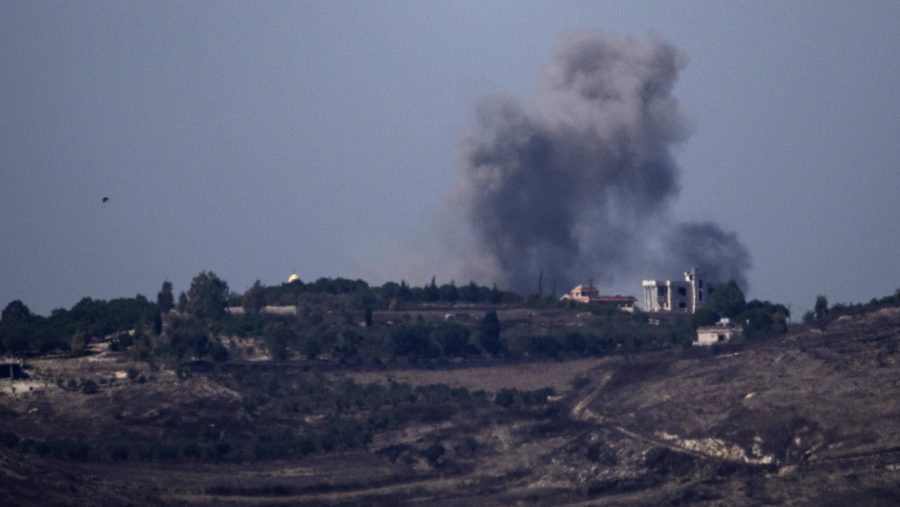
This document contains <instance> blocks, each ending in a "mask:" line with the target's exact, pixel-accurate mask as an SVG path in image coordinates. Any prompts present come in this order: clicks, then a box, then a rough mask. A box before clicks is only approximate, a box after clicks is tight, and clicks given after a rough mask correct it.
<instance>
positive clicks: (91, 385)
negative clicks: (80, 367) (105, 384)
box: [81, 379, 98, 394]
mask: <svg viewBox="0 0 900 507" xmlns="http://www.w3.org/2000/svg"><path fill="white" fill-rule="evenodd" d="M97 391H98V388H97V383H96V382H94V381H93V380H91V379H87V380H85V381H84V382H82V383H81V392H83V393H84V394H96V393H97Z"/></svg>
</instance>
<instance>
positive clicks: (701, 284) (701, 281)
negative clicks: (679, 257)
mask: <svg viewBox="0 0 900 507" xmlns="http://www.w3.org/2000/svg"><path fill="white" fill-rule="evenodd" d="M697 287H700V288H701V289H702V288H703V280H697Z"/></svg>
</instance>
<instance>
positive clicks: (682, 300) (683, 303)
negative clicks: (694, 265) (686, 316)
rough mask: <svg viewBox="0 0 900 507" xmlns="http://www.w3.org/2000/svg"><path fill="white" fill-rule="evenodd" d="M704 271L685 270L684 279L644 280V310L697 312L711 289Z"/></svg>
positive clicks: (655, 311)
mask: <svg viewBox="0 0 900 507" xmlns="http://www.w3.org/2000/svg"><path fill="white" fill-rule="evenodd" d="M704 278H705V277H704V275H703V273H701V272H699V271H697V270H696V269H691V270H690V271H685V272H684V280H644V281H643V282H642V283H641V285H642V286H643V288H644V310H645V311H648V312H654V313H662V312H666V313H690V314H693V313H696V312H697V309H698V308H700V307H701V306H703V304H704V298H705V297H706V296H707V295H708V293H709V289H708V287H707V284H706V280H705V279H704Z"/></svg>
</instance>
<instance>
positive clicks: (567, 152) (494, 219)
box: [456, 34, 750, 292]
mask: <svg viewBox="0 0 900 507" xmlns="http://www.w3.org/2000/svg"><path fill="white" fill-rule="evenodd" d="M683 64H684V58H683V57H682V55H681V54H680V53H679V52H678V51H677V50H676V49H675V48H673V47H672V46H670V45H669V44H666V43H664V42H661V41H657V40H636V39H632V38H625V37H613V36H605V35H603V36H600V35H596V34H576V35H572V36H569V37H567V38H565V39H563V40H562V41H561V43H560V44H559V45H558V47H557V49H556V52H555V56H554V58H553V61H552V63H551V64H550V65H549V67H548V68H547V69H546V71H545V73H544V75H543V79H542V82H541V85H540V87H539V90H538V91H537V93H536V94H535V96H534V97H533V98H532V99H531V100H530V101H528V102H527V103H520V102H518V101H516V100H513V99H510V98H506V97H493V98H490V99H487V100H485V101H483V102H482V103H481V104H480V105H479V107H478V110H477V114H478V116H477V128H476V131H475V132H473V133H472V135H470V136H469V137H468V138H467V139H466V140H465V141H464V143H463V151H462V156H461V173H462V182H461V184H460V187H459V188H458V193H457V195H456V198H457V199H458V200H459V201H458V203H459V204H461V205H462V206H463V207H464V209H465V210H466V213H467V219H468V225H469V230H470V233H471V234H472V235H474V238H475V239H476V242H477V245H478V246H477V248H476V250H477V252H476V254H474V255H469V256H467V257H466V258H467V259H468V265H467V266H463V268H462V269H461V270H460V271H462V272H465V273H474V274H476V275H480V276H479V277H480V278H482V279H483V277H484V276H485V273H484V271H485V269H488V270H490V271H492V272H491V273H487V274H486V275H487V276H490V277H492V278H493V279H494V280H496V281H497V282H498V283H501V284H503V285H504V286H506V287H510V288H513V289H516V290H519V291H523V292H535V291H536V280H537V277H538V273H539V272H543V274H544V279H545V280H555V281H558V282H559V283H560V287H568V285H570V284H573V283H577V282H582V281H586V280H587V278H588V277H593V278H594V279H595V280H597V281H599V282H602V283H613V284H614V283H616V282H617V281H618V282H619V283H621V284H622V285H623V286H625V284H627V286H634V287H637V286H638V285H637V284H639V277H650V276H665V277H678V276H680V273H681V272H682V271H684V270H685V269H687V268H690V267H697V268H699V269H701V270H704V271H706V272H707V273H708V274H709V275H712V276H713V277H716V278H719V279H722V280H726V279H729V278H735V279H737V280H738V281H739V282H744V281H745V278H744V272H745V271H746V270H747V269H748V268H749V265H750V261H749V255H748V253H747V251H746V249H745V248H744V246H743V245H742V244H741V243H740V242H739V241H738V239H737V237H736V235H735V234H733V233H729V232H725V231H723V230H722V229H721V228H719V227H718V226H717V225H715V224H713V223H698V224H691V223H688V224H678V223H674V222H673V221H672V220H671V219H670V218H668V214H669V212H670V208H671V204H672V202H673V200H674V199H675V198H676V197H677V195H678V191H679V168H678V166H677V164H676V163H675V161H674V159H673V156H672V153H671V149H672V147H673V146H675V145H676V144H678V143H681V142H683V141H684V140H685V139H686V137H687V134H688V128H687V122H686V119H685V117H684V115H683V113H682V112H681V110H680V108H679V105H678V102H677V101H676V100H675V98H674V97H672V95H671V91H672V86H673V84H674V82H675V79H676V78H677V76H678V72H679V70H680V69H681V67H682V66H683ZM635 277H638V278H635ZM544 287H545V288H546V287H547V285H546V284H545V286H544ZM635 290H636V289H635Z"/></svg>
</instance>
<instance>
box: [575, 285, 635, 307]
mask: <svg viewBox="0 0 900 507" xmlns="http://www.w3.org/2000/svg"><path fill="white" fill-rule="evenodd" d="M560 301H575V302H577V303H604V304H608V305H612V306H615V307H616V308H618V309H620V310H622V311H625V312H633V311H634V304H635V303H636V302H637V299H636V298H634V297H632V296H619V295H615V296H601V295H600V291H599V290H597V288H596V287H594V286H593V285H576V286H575V288H574V289H572V290H570V291H569V292H568V293H567V294H565V295H563V297H561V298H560Z"/></svg>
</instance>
